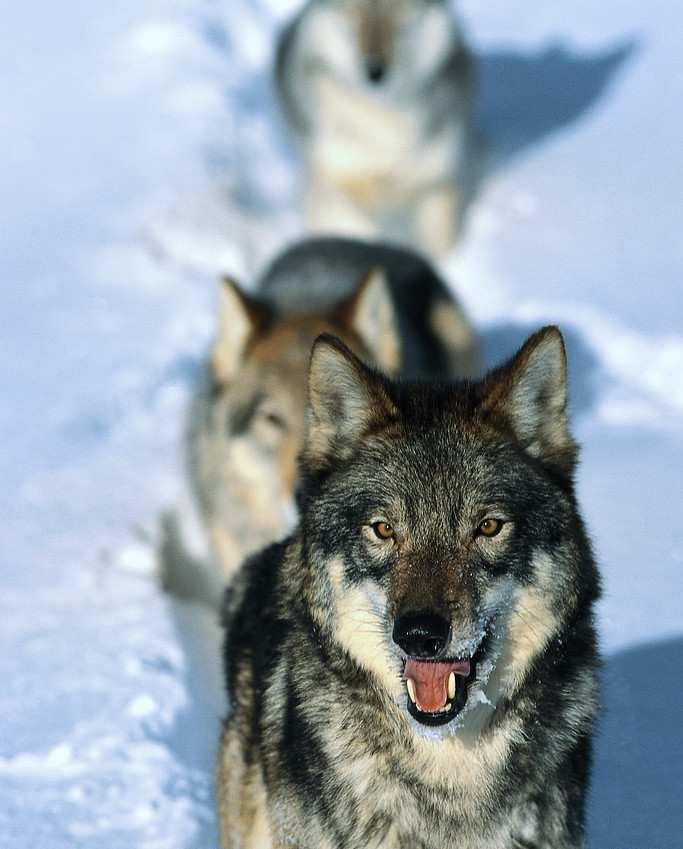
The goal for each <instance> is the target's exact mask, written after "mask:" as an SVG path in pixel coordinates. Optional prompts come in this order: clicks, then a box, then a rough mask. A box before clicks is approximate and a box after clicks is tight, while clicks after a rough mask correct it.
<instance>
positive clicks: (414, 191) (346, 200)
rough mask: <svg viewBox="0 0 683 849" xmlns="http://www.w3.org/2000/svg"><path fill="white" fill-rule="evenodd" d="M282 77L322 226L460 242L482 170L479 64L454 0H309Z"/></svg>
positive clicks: (441, 246) (283, 44) (310, 200)
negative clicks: (478, 156)
mask: <svg viewBox="0 0 683 849" xmlns="http://www.w3.org/2000/svg"><path fill="white" fill-rule="evenodd" d="M275 78H276V90H277V92H278V94H279V100H280V101H281V104H282V111H283V114H284V116H285V119H286V122H287V123H288V124H289V126H290V127H291V129H292V131H293V133H294V136H295V138H296V139H297V141H298V142H299V146H300V148H301V150H302V154H303V158H304V164H305V170H306V178H305V180H306V190H305V194H306V199H305V206H306V216H307V219H308V223H309V225H310V226H311V228H312V229H313V230H314V231H315V232H325V233H329V232H333V233H346V234H351V235H354V236H363V237H375V238H376V237H379V236H381V237H388V238H392V239H394V240H397V241H401V242H402V243H404V242H406V241H407V242H409V243H410V244H412V245H413V246H417V247H418V248H420V249H422V250H424V251H425V252H426V253H428V254H429V255H432V256H439V255H443V254H444V253H445V252H447V251H448V250H449V249H450V248H451V247H452V246H453V244H454V243H455V241H456V238H457V235H458V233H459V230H460V224H461V221H462V213H463V209H464V207H465V204H466V200H467V198H468V196H469V195H470V194H471V189H472V183H473V180H472V175H473V174H474V172H475V171H476V168H474V162H475V158H474V156H473V152H474V145H473V131H472V102H473V93H474V88H475V72H474V63H473V60H472V57H471V54H470V52H469V50H468V49H467V47H466V44H465V41H464V37H463V34H462V31H461V28H460V26H459V24H458V22H457V20H456V18H455V17H454V15H453V14H452V12H451V10H450V8H449V5H448V3H447V2H446V0H310V2H308V3H306V5H305V6H304V7H303V9H302V10H301V11H300V13H299V14H298V15H297V16H296V17H295V18H294V19H293V21H292V22H291V23H290V24H289V25H288V26H286V27H285V28H284V30H283V32H282V35H281V37H280V39H279V43H278V48H277V54H276V62H275Z"/></svg>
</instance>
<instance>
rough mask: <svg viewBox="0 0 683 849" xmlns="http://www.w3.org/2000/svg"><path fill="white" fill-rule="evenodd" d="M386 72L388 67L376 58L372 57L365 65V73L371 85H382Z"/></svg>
mask: <svg viewBox="0 0 683 849" xmlns="http://www.w3.org/2000/svg"><path fill="white" fill-rule="evenodd" d="M386 72H387V68H386V65H385V64H384V62H383V61H382V60H381V59H378V58H377V57H376V56H371V57H370V58H369V59H368V60H367V61H366V63H365V73H366V74H367V75H368V79H369V80H370V82H371V83H381V82H382V80H383V79H384V76H385V74H386Z"/></svg>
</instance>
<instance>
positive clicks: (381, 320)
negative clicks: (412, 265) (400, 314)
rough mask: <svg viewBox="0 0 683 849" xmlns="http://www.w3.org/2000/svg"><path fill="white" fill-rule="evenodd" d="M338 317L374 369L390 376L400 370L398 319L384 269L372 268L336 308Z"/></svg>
mask: <svg viewBox="0 0 683 849" xmlns="http://www.w3.org/2000/svg"><path fill="white" fill-rule="evenodd" d="M339 315H340V318H341V321H342V323H343V324H344V325H345V326H346V327H348V328H349V329H350V330H352V331H353V332H354V333H356V334H357V335H358V336H359V337H360V339H361V341H362V343H363V345H364V346H365V347H366V349H367V351H368V353H369V354H370V356H371V357H372V359H373V361H374V362H375V363H376V365H378V366H379V367H380V368H381V369H383V370H384V371H387V372H389V373H390V374H396V373H397V372H398V371H399V370H400V368H401V339H400V333H399V328H398V318H397V315H396V310H395V308H394V303H393V299H392V296H391V289H390V286H389V278H388V276H387V272H386V270H385V269H384V268H380V267H376V268H372V269H370V271H369V272H368V273H367V274H366V275H365V276H364V277H362V278H361V279H360V281H359V283H358V287H357V288H356V291H355V292H354V293H353V294H352V295H351V296H350V297H349V298H347V299H346V300H345V301H344V302H343V303H342V305H341V306H340V308H339Z"/></svg>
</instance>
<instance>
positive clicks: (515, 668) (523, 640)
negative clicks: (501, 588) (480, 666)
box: [499, 553, 558, 693]
mask: <svg viewBox="0 0 683 849" xmlns="http://www.w3.org/2000/svg"><path fill="white" fill-rule="evenodd" d="M533 564H534V571H535V577H536V580H535V581H534V583H533V585H532V586H528V587H522V588H520V589H518V590H517V592H516V594H515V598H514V601H513V604H512V610H511V611H510V619H509V623H508V628H507V639H506V641H505V648H504V652H503V656H502V657H501V659H500V660H499V664H501V665H502V667H503V669H504V687H505V689H506V691H507V692H508V693H513V692H515V691H516V690H517V689H518V687H519V686H520V685H521V683H522V681H523V680H524V676H525V675H526V672H527V670H528V669H529V666H530V665H531V663H532V662H533V660H534V658H536V657H537V656H538V655H539V654H540V652H542V651H543V649H544V648H545V647H546V645H547V644H548V641H549V640H550V638H551V637H552V635H553V634H554V633H555V631H556V630H557V627H558V623H557V617H556V616H555V614H554V613H553V611H552V609H551V608H550V598H551V597H552V596H551V593H550V587H551V584H552V580H553V573H554V571H555V569H554V564H553V561H552V559H551V558H550V557H549V556H548V555H547V554H540V553H538V554H536V555H535V557H534V558H533Z"/></svg>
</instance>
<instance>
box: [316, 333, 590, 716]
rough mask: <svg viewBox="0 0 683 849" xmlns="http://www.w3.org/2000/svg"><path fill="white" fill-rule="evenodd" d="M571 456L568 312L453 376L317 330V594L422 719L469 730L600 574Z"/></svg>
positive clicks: (340, 638)
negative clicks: (366, 357) (360, 353)
mask: <svg viewBox="0 0 683 849" xmlns="http://www.w3.org/2000/svg"><path fill="white" fill-rule="evenodd" d="M574 460H575V446H574V443H573V442H572V440H571V437H570V435H569V432H568V429H567V421H566V368H565V355H564V348H563V344H562V337H561V336H560V334H559V332H558V331H557V330H556V329H555V328H548V329H546V330H544V331H541V332H540V333H538V334H536V335H535V336H533V337H532V338H531V339H530V340H529V341H528V342H527V343H526V345H525V346H524V347H523V348H522V350H521V351H520V352H519V354H518V355H517V356H516V357H515V358H514V359H513V360H512V361H511V362H510V363H508V364H507V365H506V366H503V367H502V368H500V369H498V370H497V371H495V372H492V373H491V374H490V375H489V376H488V377H486V378H485V379H484V380H483V381H481V382H480V383H475V384H469V383H467V384H460V385H455V386H452V387H437V386H428V385H412V386H411V385H400V384H396V383H393V382H391V381H389V380H387V379H385V378H383V377H382V376H380V375H378V374H376V373H374V372H371V371H370V370H368V369H367V368H366V367H365V366H363V365H362V363H360V362H359V361H358V360H357V359H356V358H355V357H354V356H353V355H351V354H350V352H348V350H346V349H345V348H344V347H343V346H342V345H340V344H339V343H338V342H336V341H334V340H331V339H330V338H329V337H328V338H326V339H323V340H320V341H318V342H317V343H316V346H315V347H314V350H313V354H312V359H311V367H310V388H309V414H308V431H307V436H306V442H305V448H304V453H303V461H302V462H303V469H304V475H305V479H306V486H305V488H304V495H303V508H302V515H303V522H304V540H305V545H306V547H307V556H308V558H309V562H310V563H311V564H312V569H313V573H314V575H315V587H316V590H315V592H316V601H315V602H314V604H315V605H316V609H317V610H318V611H324V612H325V613H324V616H322V623H321V625H322V627H323V628H326V629H327V631H328V633H329V634H331V635H332V637H333V639H334V640H335V641H336V643H337V644H339V645H340V646H341V647H342V648H343V650H344V651H346V652H347V653H348V654H349V655H350V656H351V657H352V658H353V659H354V661H355V662H356V663H357V664H359V665H360V666H362V667H363V668H365V669H366V670H368V671H369V672H370V673H371V676H372V678H373V680H375V681H376V682H378V684H379V685H380V686H382V687H384V688H386V689H387V690H388V691H389V692H390V693H391V696H392V697H393V699H394V700H395V701H396V702H397V703H398V705H399V706H400V708H401V709H403V710H405V711H407V712H408V714H409V715H410V717H412V719H413V720H414V721H415V722H416V723H418V724H420V725H431V726H436V725H440V726H447V729H445V730H448V729H449V728H451V729H452V728H456V727H457V726H458V725H459V724H460V722H454V720H456V717H458V716H459V715H460V714H461V713H462V714H463V716H464V715H465V714H466V713H467V711H468V710H469V709H471V708H473V707H475V706H476V705H477V704H478V703H482V702H486V701H488V700H490V699H492V700H494V701H495V700H496V699H498V698H501V697H504V696H505V695H507V694H510V693H511V692H512V691H514V690H515V689H516V688H518V687H519V686H522V685H523V682H524V679H525V676H526V675H527V673H528V671H529V669H530V667H531V664H532V663H533V660H534V657H535V656H536V655H537V654H538V653H539V652H540V651H542V649H543V648H544V647H545V645H546V644H547V641H548V640H551V639H553V637H554V636H555V635H556V634H557V632H558V630H559V629H560V628H561V626H562V624H563V622H564V621H566V619H567V618H568V617H570V616H571V612H572V610H574V608H575V606H576V604H577V601H578V599H579V596H580V594H581V592H584V591H586V590H585V586H586V583H587V578H586V576H582V575H580V574H578V570H579V569H580V566H579V565H578V564H579V563H580V562H581V557H580V555H581V552H580V551H577V546H580V545H582V544H584V545H585V544H586V543H585V537H584V536H583V534H582V532H581V530H580V527H581V526H580V519H579V518H578V516H577V513H576V510H575V504H574V497H573V491H572V483H571V473H572V468H573V465H574ZM319 615H321V614H319ZM450 723H452V725H449V724H450Z"/></svg>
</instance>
